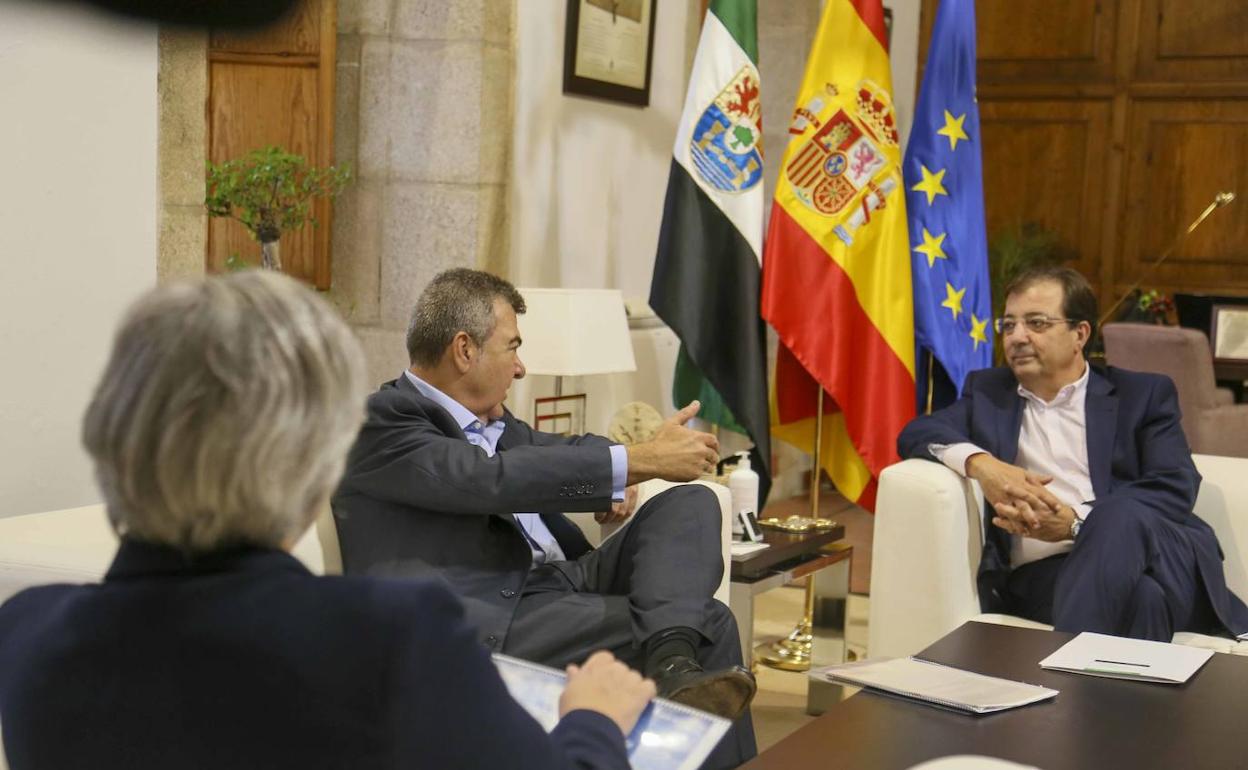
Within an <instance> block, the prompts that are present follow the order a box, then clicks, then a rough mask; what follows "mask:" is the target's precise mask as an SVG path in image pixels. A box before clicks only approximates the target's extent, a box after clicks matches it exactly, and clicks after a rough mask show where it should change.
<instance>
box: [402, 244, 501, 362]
mask: <svg viewBox="0 0 1248 770" xmlns="http://www.w3.org/2000/svg"><path fill="white" fill-rule="evenodd" d="M495 299H501V300H503V301H504V302H506V303H507V304H509V305H511V309H512V310H514V311H516V314H517V315H520V314H523V313H524V310H525V306H524V297H523V296H522V295H521V294H520V292H518V291H516V287H514V286H512V285H511V284H510V283H508V282H507V281H505V280H503V279H502V278H499V277H498V276H496V275H492V274H490V273H486V272H483V271H481V270H469V269H468V268H465V267H458V268H455V269H453V270H446V271H444V272H441V273H438V275H436V276H435V277H434V279H433V280H432V281H430V282H429V285H428V286H426V287H425V290H424V291H423V292H421V294H420V299H418V300H416V307H415V308H413V309H412V320H411V322H410V323H408V325H407V355H408V357H409V359H410V360H411V363H413V364H416V365H417V366H435V365H437V363H438V361H439V360H441V358H442V354H443V353H444V352H446V348H447V346H448V345H450V344H451V340H453V339H455V335H456V334H458V333H459V332H464V333H466V334H467V335H468V336H469V337H470V338H471V339H472V341H473V342H475V343H476V344H477V345H478V346H481V345H484V344H485V341H486V340H487V339H489V336H490V335H491V334H493V333H494V322H495V319H494V300H495Z"/></svg>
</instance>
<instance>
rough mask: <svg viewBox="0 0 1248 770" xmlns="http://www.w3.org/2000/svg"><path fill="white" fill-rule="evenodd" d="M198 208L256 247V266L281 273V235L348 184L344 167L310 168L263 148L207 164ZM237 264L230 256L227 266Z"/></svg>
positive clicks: (301, 159)
mask: <svg viewBox="0 0 1248 770" xmlns="http://www.w3.org/2000/svg"><path fill="white" fill-rule="evenodd" d="M207 176H208V179H207V193H206V195H205V197H204V206H205V207H206V208H207V209H208V215H209V216H213V217H232V218H233V219H237V220H238V221H239V222H241V223H242V224H243V227H246V228H247V231H248V232H249V233H251V236H252V237H253V238H255V239H256V240H257V241H259V243H260V266H261V267H263V268H265V269H268V270H281V269H282V258H281V249H280V244H281V237H282V233H283V232H286V231H289V230H296V229H298V228H300V227H302V226H303V224H304V222H307V221H308V220H309V219H312V222H313V224H315V223H316V220H315V219H314V218H312V217H310V216H309V214H308V212H309V211H310V210H311V207H312V202H313V201H314V200H316V199H317V198H320V197H328V198H333V197H334V196H336V195H338V193H340V192H342V188H343V187H344V186H345V185H346V183H347V182H348V181H349V180H350V179H351V170H350V168H348V167H347V166H345V165H344V166H329V167H328V168H316V167H314V166H312V165H310V164H309V163H308V161H307V160H306V159H305V158H304V157H303V156H302V155H296V154H294V153H290V152H286V151H285V150H283V149H282V148H280V147H264V148H262V149H259V150H254V151H252V152H251V153H249V154H248V155H246V156H244V157H242V158H238V159H235V160H227V161H225V162H224V163H219V164H218V163H212V162H209V163H208V174H207ZM239 262H240V260H238V257H237V255H231V256H230V260H229V261H228V262H227V265H229V266H231V267H234V266H237V265H238V263H239Z"/></svg>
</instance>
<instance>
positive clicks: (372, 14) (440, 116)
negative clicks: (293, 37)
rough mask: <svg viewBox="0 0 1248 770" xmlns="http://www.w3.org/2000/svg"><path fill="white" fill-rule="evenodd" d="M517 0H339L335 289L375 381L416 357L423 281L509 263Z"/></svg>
mask: <svg viewBox="0 0 1248 770" xmlns="http://www.w3.org/2000/svg"><path fill="white" fill-rule="evenodd" d="M513 5H514V0H455V2H445V1H444V0H339V4H338V65H337V66H338V75H337V104H336V108H337V115H336V118H335V137H334V152H335V160H336V161H337V162H344V161H345V162H349V163H351V165H352V167H353V168H354V169H355V182H354V183H353V184H352V185H350V186H349V187H348V188H347V190H346V191H345V192H344V193H343V194H342V195H341V196H340V197H339V199H338V201H337V203H336V205H335V208H334V233H333V289H332V290H331V292H330V296H331V298H332V299H333V301H334V302H335V303H336V304H337V305H338V307H339V308H340V309H341V310H342V311H343V313H344V314H346V315H347V317H348V318H349V319H350V321H351V323H352V325H353V326H355V328H356V329H357V331H358V332H359V334H360V337H361V339H362V340H363V342H364V344H365V349H366V351H367V353H368V356H369V366H370V374H371V376H372V377H373V379H374V380H376V381H381V380H386V379H393V378H394V377H395V375H396V374H398V372H399V371H401V370H402V368H403V367H404V366H405V365H406V355H405V353H404V347H403V341H402V340H403V332H404V330H405V328H406V325H407V317H408V314H409V313H410V311H411V307H412V304H413V302H414V301H415V299H416V296H417V295H418V294H419V292H420V289H421V288H423V287H424V285H425V284H426V283H427V282H428V281H429V279H430V278H432V277H433V276H434V275H435V274H436V273H437V272H439V271H441V270H444V269H446V268H449V267H456V266H466V267H480V268H484V269H489V270H492V271H495V272H498V273H501V274H503V275H506V274H507V272H508V256H507V255H508V243H507V232H508V228H507V188H508V184H509V169H510V167H511V163H510V150H511V144H510V140H511V127H512V104H513V100H512V13H513Z"/></svg>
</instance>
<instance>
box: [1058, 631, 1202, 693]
mask: <svg viewBox="0 0 1248 770" xmlns="http://www.w3.org/2000/svg"><path fill="white" fill-rule="evenodd" d="M1211 657H1213V650H1206V649H1201V648H1200V647H1188V646H1187V645H1183V644H1169V643H1167V642H1150V641H1146V640H1144V639H1126V638H1124V637H1121V636H1108V635H1106V634H1094V633H1091V632H1088V631H1084V632H1083V633H1081V634H1079V635H1078V636H1076V637H1075V638H1074V639H1071V640H1070V641H1069V642H1067V643H1066V644H1063V645H1062V646H1061V647H1059V648H1058V649H1057V652H1054V653H1053V654H1052V655H1050V656H1049V657H1047V658H1045V659H1044V660H1042V661H1040V667H1041V668H1047V669H1052V670H1054V671H1067V672H1070V673H1073V674H1088V675H1090V676H1104V677H1109V678H1111V679H1135V680H1137V681H1141V682H1160V683H1162V684H1182V683H1184V682H1186V681H1187V680H1188V679H1191V678H1192V674H1195V673H1196V672H1197V671H1199V670H1200V667H1201V666H1203V665H1205V662H1206V661H1208V660H1209V658H1211Z"/></svg>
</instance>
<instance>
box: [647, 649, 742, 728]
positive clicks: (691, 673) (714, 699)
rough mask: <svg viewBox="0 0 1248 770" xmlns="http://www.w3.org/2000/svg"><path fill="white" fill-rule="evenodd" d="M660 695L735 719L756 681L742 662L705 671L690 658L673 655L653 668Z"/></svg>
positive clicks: (739, 714)
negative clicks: (656, 669) (720, 668)
mask: <svg viewBox="0 0 1248 770" xmlns="http://www.w3.org/2000/svg"><path fill="white" fill-rule="evenodd" d="M654 683H655V685H656V686H657V687H658V690H659V697H660V698H667V699H668V700H674V701H676V702H677V703H683V704H685V705H686V706H690V707H692V708H695V709H699V710H701V711H706V712H709V713H711V714H714V715H716V716H721V717H724V718H725V719H732V720H735V719H736V718H737V717H739V716H741V715H742V714H743V713H745V710H746V709H747V708H749V706H750V701H751V700H753V699H754V693H755V692H756V691H757V690H758V683H757V682H755V681H754V675H753V674H751V673H750V672H749V671H747V670H746V669H745V668H742V667H741V666H733V667H732V668H725V669H722V670H719V671H706V670H705V669H703V668H702V666H700V665H698V662H697V661H696V660H694V659H693V658H688V657H685V656H683V655H674V656H672V657H671V658H670V659H668V660H666V661H664V662H663V664H662V665H660V667H659V670H658V671H656V672H655V675H654Z"/></svg>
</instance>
